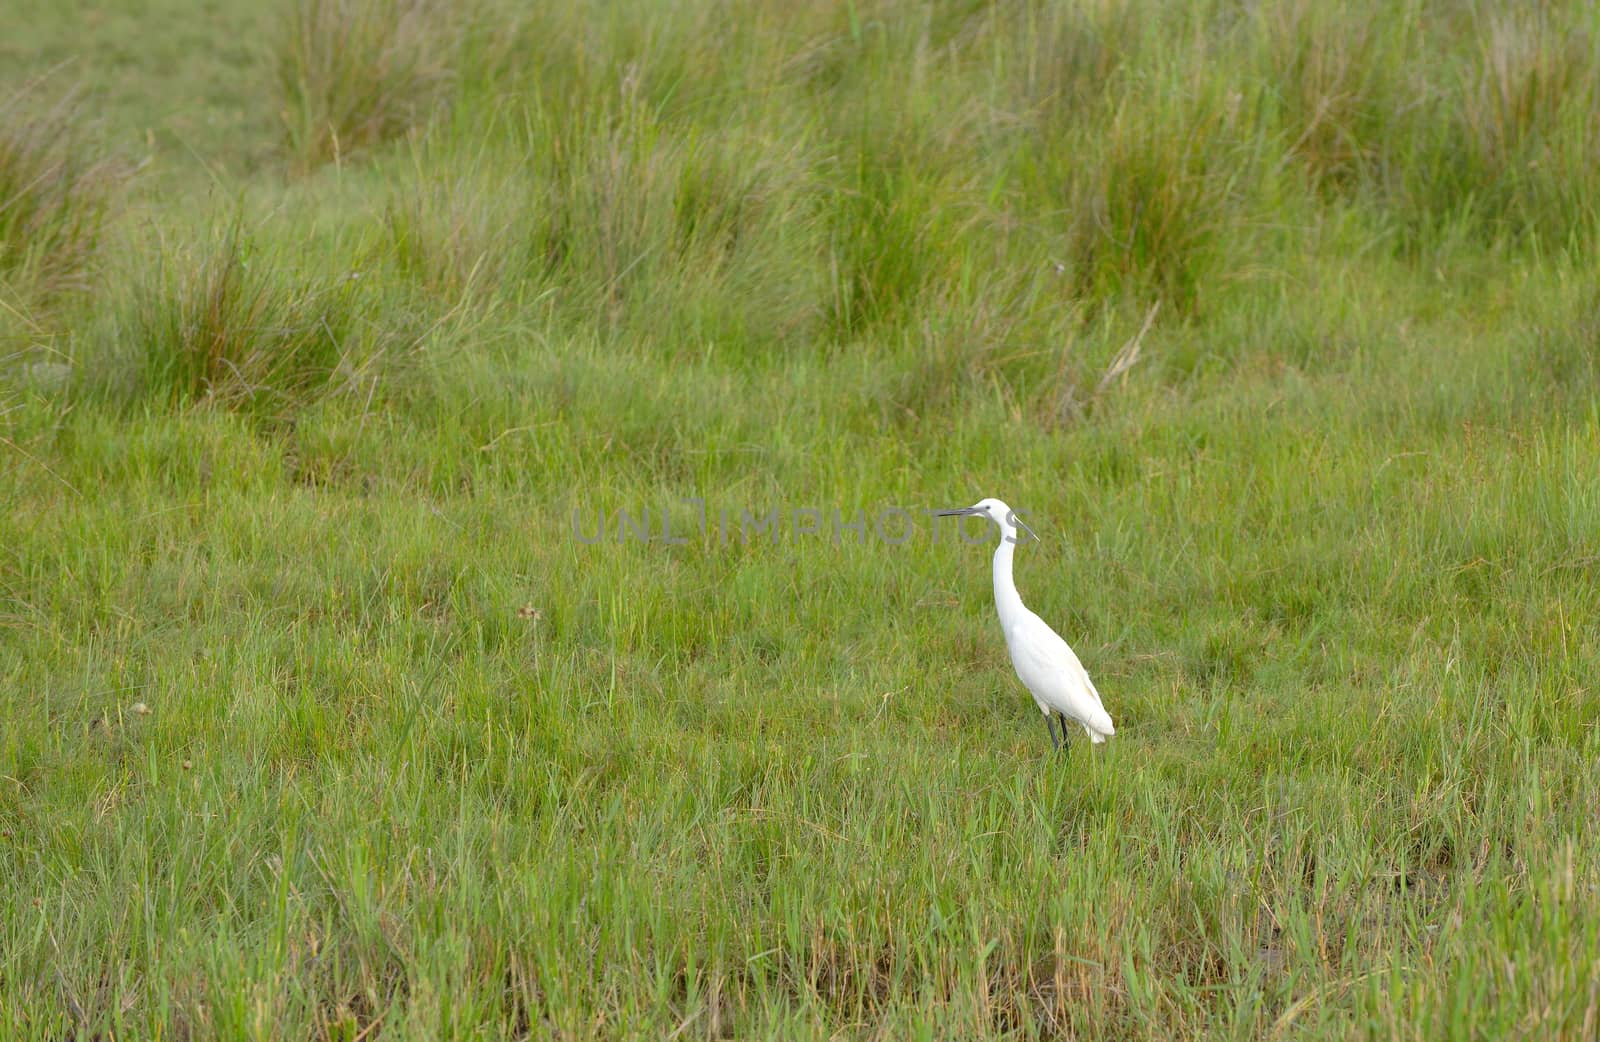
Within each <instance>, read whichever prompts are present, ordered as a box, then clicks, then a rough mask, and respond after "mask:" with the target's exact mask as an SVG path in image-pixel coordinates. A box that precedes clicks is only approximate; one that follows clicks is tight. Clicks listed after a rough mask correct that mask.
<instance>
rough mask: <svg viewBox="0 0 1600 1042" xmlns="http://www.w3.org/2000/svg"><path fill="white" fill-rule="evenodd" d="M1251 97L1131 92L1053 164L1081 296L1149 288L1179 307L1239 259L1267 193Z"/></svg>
mask: <svg viewBox="0 0 1600 1042" xmlns="http://www.w3.org/2000/svg"><path fill="white" fill-rule="evenodd" d="M1257 116H1258V114H1257V112H1256V105H1255V98H1254V97H1253V96H1251V95H1250V94H1247V93H1246V92H1245V91H1243V90H1241V89H1237V88H1235V87H1234V85H1233V84H1232V83H1230V82H1229V81H1228V80H1226V79H1221V78H1197V77H1196V78H1191V76H1190V75H1189V74H1188V73H1186V72H1185V73H1180V74H1178V75H1176V76H1173V77H1171V78H1161V79H1158V80H1156V81H1154V82H1149V83H1142V84H1137V85H1134V86H1131V87H1130V88H1129V89H1128V90H1127V91H1126V92H1124V93H1123V94H1122V96H1121V97H1120V98H1118V99H1117V101H1116V103H1115V105H1114V106H1113V108H1112V110H1111V111H1110V112H1109V114H1108V115H1107V116H1106V119H1105V122H1104V124H1103V125H1101V126H1098V127H1097V128H1096V129H1095V130H1094V131H1093V133H1092V135H1091V136H1090V137H1089V138H1087V139H1085V138H1082V137H1079V138H1077V139H1076V140H1074V141H1073V142H1072V145H1071V146H1070V147H1069V148H1067V149H1064V150H1063V151H1062V154H1061V155H1059V156H1058V157H1056V165H1055V169H1056V170H1057V171H1058V175H1057V176H1058V177H1059V178H1060V180H1061V186H1060V188H1059V189H1058V191H1060V192H1061V193H1062V195H1063V197H1064V198H1063V202H1064V203H1065V204H1066V207H1067V213H1068V216H1067V254H1068V258H1069V264H1070V267H1071V269H1072V272H1073V277H1074V279H1075V281H1076V282H1077V284H1078V286H1079V288H1080V291H1081V292H1082V293H1083V294H1084V295H1086V296H1094V295H1103V294H1107V293H1111V294H1121V293H1128V292H1130V291H1132V292H1136V293H1137V292H1140V291H1143V292H1153V293H1155V294H1157V295H1158V296H1160V297H1163V298H1165V299H1167V300H1170V301H1172V303H1173V304H1174V306H1176V307H1178V308H1179V309H1182V310H1192V309H1193V308H1194V307H1196V306H1198V305H1199V303H1200V302H1201V294H1202V290H1203V288H1204V287H1205V285H1206V283H1207V279H1208V278H1209V277H1210V276H1211V275H1212V274H1214V273H1216V272H1217V271H1218V269H1219V268H1220V269H1224V270H1231V269H1228V268H1227V262H1228V261H1229V260H1230V259H1231V258H1232V257H1234V256H1237V255H1242V253H1243V251H1244V249H1246V248H1247V244H1248V243H1249V242H1250V241H1251V239H1252V237H1253V234H1254V225H1255V223H1256V222H1255V215H1256V212H1257V211H1256V208H1257V207H1259V206H1260V203H1261V200H1262V199H1263V196H1264V195H1265V194H1266V191H1265V189H1264V186H1263V183H1262V182H1263V179H1264V177H1265V176H1266V174H1267V173H1268V172H1269V170H1270V165H1269V164H1267V163H1265V162H1264V159H1265V158H1266V155H1267V153H1266V150H1265V144H1266V139H1265V137H1264V135H1263V133H1262V130H1261V127H1260V126H1259V121H1258V118H1257Z"/></svg>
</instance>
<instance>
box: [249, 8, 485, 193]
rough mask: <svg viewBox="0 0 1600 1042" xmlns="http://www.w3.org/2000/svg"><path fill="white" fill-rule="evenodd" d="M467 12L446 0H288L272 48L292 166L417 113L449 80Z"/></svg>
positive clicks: (375, 135)
mask: <svg viewBox="0 0 1600 1042" xmlns="http://www.w3.org/2000/svg"><path fill="white" fill-rule="evenodd" d="M468 19H469V12H468V11H467V7H466V5H465V4H464V3H455V2H449V0H445V2H436V0H294V3H293V4H292V5H291V7H290V9H289V12H288V14H287V16H286V18H285V21H284V23H283V26H282V28H281V30H280V35H279V38H278V40H277V41H276V47H275V50H276V65H277V91H278V101H279V118H280V121H281V123H282V127H283V134H284V147H285V149H286V150H287V152H288V154H289V157H290V160H291V162H292V163H293V164H294V166H295V167H296V168H298V169H299V170H301V171H308V170H312V169H315V168H316V167H318V166H321V165H322V164H324V163H328V162H333V161H336V160H339V159H340V158H342V157H345V156H351V155H355V154H357V153H360V152H362V151H365V150H367V149H370V148H372V147H374V146H376V145H380V144H383V143H384V142H386V141H391V140H393V139H395V138H397V137H400V136H401V135H403V134H405V133H407V132H408V131H410V130H411V129H412V128H414V127H416V126H418V125H419V124H421V123H422V122H423V121H425V120H426V119H427V118H428V115H429V113H430V112H431V110H432V109H433V107H434V105H435V104H436V103H437V102H438V101H439V100H440V99H441V98H442V97H443V96H444V94H445V92H446V90H447V89H448V87H449V86H450V84H451V83H452V82H453V81H454V79H455V75H456V68H455V58H456V54H457V51H458V49H459V47H460V46H461V44H462V42H463V40H464V38H465V25H466V22H467V20H468Z"/></svg>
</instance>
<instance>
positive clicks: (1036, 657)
mask: <svg viewBox="0 0 1600 1042" xmlns="http://www.w3.org/2000/svg"><path fill="white" fill-rule="evenodd" d="M1000 625H1001V627H1002V628H1003V629H1004V630H1005V635H1006V647H1007V648H1009V649H1010V651H1011V664H1012V665H1013V666H1015V667H1016V670H1017V676H1018V677H1019V678H1020V679H1021V680H1022V683H1023V684H1024V685H1025V686H1026V687H1027V689H1028V690H1029V691H1031V692H1032V693H1033V700H1034V701H1035V702H1037V703H1038V704H1039V710H1040V711H1041V712H1043V713H1046V714H1048V713H1049V712H1050V711H1051V710H1052V709H1053V710H1055V711H1056V712H1058V713H1060V714H1061V715H1062V716H1064V717H1067V718H1068V719H1069V720H1076V721H1077V722H1078V723H1080V724H1082V725H1083V729H1084V730H1085V731H1087V732H1088V733H1089V740H1090V741H1092V742H1103V741H1105V740H1106V739H1107V738H1109V737H1110V736H1111V735H1114V734H1116V733H1117V729H1116V728H1115V727H1113V726H1112V724H1111V715H1110V714H1109V713H1107V712H1106V707H1105V706H1104V705H1102V704H1101V702H1100V692H1098V691H1096V690H1095V688H1094V682H1093V681H1091V680H1090V679H1089V674H1088V672H1086V671H1085V670H1084V668H1083V663H1082V662H1079V661H1078V656H1077V655H1076V654H1075V653H1074V652H1073V650H1072V648H1071V647H1070V646H1069V645H1068V644H1067V642H1066V641H1064V640H1062V639H1061V637H1060V636H1059V635H1058V634H1057V633H1056V631H1055V630H1052V629H1051V628H1050V627H1049V626H1047V625H1045V621H1044V620H1043V619H1041V618H1039V616H1037V615H1035V614H1034V613H1033V612H1032V611H1029V610H1028V609H1027V608H1023V609H1022V614H1021V616H1020V617H1018V618H1016V619H1013V620H1011V621H1009V622H1008V621H1006V619H1005V618H1004V617H1002V618H1001V620H1000Z"/></svg>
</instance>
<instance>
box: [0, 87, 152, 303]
mask: <svg viewBox="0 0 1600 1042" xmlns="http://www.w3.org/2000/svg"><path fill="white" fill-rule="evenodd" d="M35 100H36V99H35V96H34V92H33V91H32V90H28V89H23V90H18V91H15V92H13V93H12V94H11V95H10V96H9V97H6V98H4V99H3V100H0V288H4V289H5V290H7V291H8V292H7V294H6V295H8V296H15V297H17V298H18V299H31V300H32V301H34V302H35V303H36V304H48V303H49V302H50V301H53V300H58V299H60V298H61V297H63V296H64V295H66V294H68V293H71V292H76V291H81V290H83V289H85V288H87V287H88V285H89V280H90V277H91V274H92V272H93V270H94V263H95V260H96V258H97V257H98V256H99V254H100V250H101V246H102V244H103V242H104V239H105V234H106V229H107V225H108V222H109V219H110V217H111V215H112V212H113V210H114V206H115V200H116V189H117V187H118V186H119V184H120V183H121V182H122V180H123V179H124V176H125V171H124V170H123V169H122V168H121V167H120V166H119V165H118V164H116V163H114V162H112V161H110V160H106V159H99V158H93V157H92V156H91V153H90V150H89V149H88V148H87V147H85V144H84V142H83V140H82V135H81V133H80V132H79V129H78V116H79V111H80V110H79V108H78V106H77V105H76V104H75V103H74V101H73V100H72V99H71V98H66V99H62V100H61V101H58V102H56V103H55V104H53V105H50V106H47V107H45V108H43V109H42V110H36V109H35V108H34V107H33V105H34V102H35Z"/></svg>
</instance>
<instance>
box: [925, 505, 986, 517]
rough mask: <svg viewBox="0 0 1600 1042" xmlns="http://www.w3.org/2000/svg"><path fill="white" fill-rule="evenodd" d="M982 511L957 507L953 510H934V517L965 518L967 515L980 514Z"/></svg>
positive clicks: (975, 508) (974, 508)
mask: <svg viewBox="0 0 1600 1042" xmlns="http://www.w3.org/2000/svg"><path fill="white" fill-rule="evenodd" d="M981 513H983V511H981V510H979V509H978V508H977V507H957V508H956V509H954V510H936V511H934V515H935V516H936V517H966V516H967V515H968V514H981Z"/></svg>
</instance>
